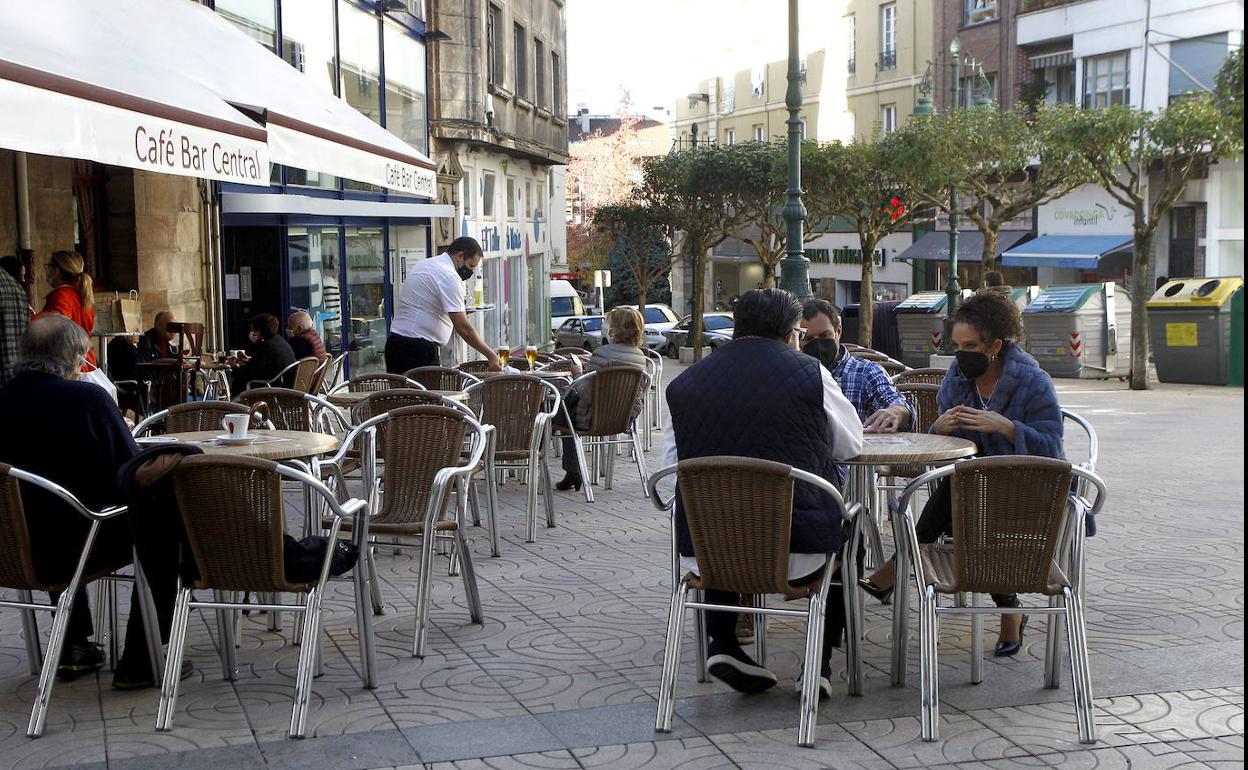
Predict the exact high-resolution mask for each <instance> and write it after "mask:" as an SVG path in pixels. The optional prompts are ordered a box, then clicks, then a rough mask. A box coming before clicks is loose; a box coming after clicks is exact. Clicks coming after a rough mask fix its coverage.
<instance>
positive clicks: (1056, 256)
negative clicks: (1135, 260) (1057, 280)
mask: <svg viewBox="0 0 1248 770" xmlns="http://www.w3.org/2000/svg"><path fill="white" fill-rule="evenodd" d="M1130 248H1131V236H1130V235H1041V236H1040V237H1039V238H1036V239H1034V240H1030V241H1028V242H1026V243H1024V244H1021V245H1019V246H1015V247H1014V248H1011V249H1008V250H1007V251H1005V253H1003V254H1002V255H1001V264H1003V265H1006V266H1007V267H1082V268H1094V269H1095V268H1097V267H1099V266H1100V263H1101V257H1104V256H1106V255H1108V254H1113V253H1114V252H1118V251H1123V250H1124V249H1125V250H1130Z"/></svg>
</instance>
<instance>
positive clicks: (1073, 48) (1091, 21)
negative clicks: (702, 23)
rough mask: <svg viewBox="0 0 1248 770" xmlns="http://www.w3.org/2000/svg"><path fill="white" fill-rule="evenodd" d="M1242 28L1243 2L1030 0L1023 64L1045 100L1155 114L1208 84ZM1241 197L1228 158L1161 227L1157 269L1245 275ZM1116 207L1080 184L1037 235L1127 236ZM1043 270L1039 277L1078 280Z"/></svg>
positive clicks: (1115, 268)
mask: <svg viewBox="0 0 1248 770" xmlns="http://www.w3.org/2000/svg"><path fill="white" fill-rule="evenodd" d="M1002 1H1003V2H1005V0H1002ZM1146 29H1147V30H1148V32H1147V36H1148V37H1147V42H1146V41H1145V34H1146V32H1145V30H1146ZM1243 29H1244V4H1243V2H1242V0H1185V1H1184V2H1173V3H1150V2H1148V0H1064V1H1063V0H1024V2H1022V4H1021V6H1020V7H1019V9H1018V16H1017V33H1016V34H1017V40H1018V45H1019V63H1020V65H1021V66H1024V67H1027V68H1028V69H1029V70H1030V72H1029V73H1028V78H1029V79H1035V80H1039V79H1042V80H1043V82H1044V83H1045V86H1046V91H1045V98H1046V100H1047V101H1049V102H1054V103H1073V104H1077V105H1081V106H1083V107H1084V108H1088V109H1096V108H1098V107H1104V106H1107V105H1114V104H1129V105H1132V106H1134V107H1136V108H1137V109H1143V110H1150V111H1156V110H1159V109H1161V108H1163V107H1165V106H1166V105H1167V104H1169V103H1171V102H1172V101H1174V100H1175V99H1180V98H1183V97H1184V95H1186V94H1187V93H1189V92H1193V91H1195V92H1201V91H1205V90H1211V89H1212V88H1213V86H1214V77H1215V76H1216V74H1217V72H1218V69H1219V68H1220V67H1221V66H1222V63H1223V61H1225V59H1226V56H1227V54H1228V53H1229V51H1230V50H1231V49H1232V48H1234V47H1235V46H1239V45H1242V44H1243ZM1243 196H1244V169H1243V161H1242V160H1233V161H1228V160H1224V161H1222V162H1220V163H1218V164H1216V165H1214V166H1213V167H1211V168H1210V169H1209V171H1208V173H1207V174H1206V175H1205V177H1204V178H1202V179H1197V180H1194V181H1193V182H1192V183H1191V184H1189V185H1188V187H1187V189H1186V191H1185V192H1184V194H1183V196H1182V197H1181V198H1180V200H1179V201H1178V203H1177V204H1176V205H1175V207H1174V208H1173V209H1171V210H1170V211H1169V212H1168V213H1167V214H1166V215H1165V217H1164V221H1163V222H1161V224H1160V226H1159V229H1158V237H1157V239H1156V240H1155V242H1154V253H1153V255H1152V265H1153V267H1152V274H1153V275H1154V276H1171V277H1188V276H1214V275H1237V276H1242V275H1243V274H1244V224H1243V211H1244V206H1243ZM1119 208H1120V207H1118V206H1117V205H1116V204H1114V202H1113V201H1112V200H1111V199H1109V196H1108V195H1107V194H1105V193H1104V192H1103V191H1101V190H1099V189H1098V188H1094V187H1090V188H1086V189H1083V190H1078V191H1076V192H1075V193H1073V194H1072V195H1071V196H1068V197H1067V198H1064V199H1062V200H1059V201H1055V202H1054V203H1053V204H1050V205H1049V206H1041V207H1040V209H1039V211H1038V212H1037V234H1038V235H1040V236H1044V235H1048V234H1054V235H1059V234H1060V235H1069V234H1074V233H1072V230H1077V229H1082V230H1083V231H1085V232H1086V231H1091V230H1094V231H1095V232H1096V234H1098V235H1121V236H1124V237H1126V238H1127V239H1129V238H1130V235H1131V225H1132V223H1131V219H1130V214H1129V212H1120V211H1118V209H1119ZM1040 272H1041V275H1040V276H1039V278H1040V280H1041V282H1042V283H1043V282H1045V281H1046V279H1048V280H1050V281H1061V280H1069V279H1071V278H1074V277H1077V276H1074V275H1072V273H1073V272H1074V271H1070V270H1063V269H1060V268H1058V269H1055V270H1054V271H1053V273H1054V274H1053V275H1048V274H1046V272H1045V270H1043V269H1042V270H1041V271H1040ZM1101 272H1102V273H1104V272H1105V271H1101ZM1110 272H1115V273H1117V274H1118V276H1119V277H1121V278H1125V274H1126V273H1127V272H1129V268H1128V269H1127V270H1125V271H1124V269H1123V268H1122V267H1121V266H1119V265H1116V264H1115V265H1111V266H1110Z"/></svg>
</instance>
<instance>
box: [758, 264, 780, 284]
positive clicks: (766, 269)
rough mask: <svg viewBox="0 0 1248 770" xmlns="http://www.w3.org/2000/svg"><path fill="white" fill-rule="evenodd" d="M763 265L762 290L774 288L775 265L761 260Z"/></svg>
mask: <svg viewBox="0 0 1248 770" xmlns="http://www.w3.org/2000/svg"><path fill="white" fill-rule="evenodd" d="M761 261H762V263H763V288H765V289H774V288H776V265H775V263H774V262H769V261H767V260H765V259H764V260H761Z"/></svg>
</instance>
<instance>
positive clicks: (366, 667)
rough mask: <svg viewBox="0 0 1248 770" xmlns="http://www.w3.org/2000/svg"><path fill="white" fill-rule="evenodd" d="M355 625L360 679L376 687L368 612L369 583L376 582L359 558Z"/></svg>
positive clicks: (356, 571)
mask: <svg viewBox="0 0 1248 770" xmlns="http://www.w3.org/2000/svg"><path fill="white" fill-rule="evenodd" d="M353 579H354V582H355V625H356V629H357V633H358V634H359V636H360V680H361V681H362V682H363V684H364V687H365V688H366V689H369V690H375V689H377V640H376V637H375V636H374V631H373V615H372V613H371V612H369V609H370V608H369V606H368V604H369V597H370V589H369V586H370V584H372V583H374V582H376V578H375V576H373V575H371V574H370V570H369V567H368V560H367V559H361V560H360V562H359V563H357V564H356V565H355V575H354V576H353Z"/></svg>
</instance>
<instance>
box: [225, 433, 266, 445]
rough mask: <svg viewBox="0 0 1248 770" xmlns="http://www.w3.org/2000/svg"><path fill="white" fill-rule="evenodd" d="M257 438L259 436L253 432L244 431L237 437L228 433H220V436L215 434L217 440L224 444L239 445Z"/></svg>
mask: <svg viewBox="0 0 1248 770" xmlns="http://www.w3.org/2000/svg"><path fill="white" fill-rule="evenodd" d="M258 438H260V436H258V435H257V434H255V433H246V434H244V435H242V436H239V437H238V438H235V437H234V436H231V435H230V434H228V433H222V434H221V435H220V436H217V441H220V442H221V443H222V444H225V445H226V446H241V445H243V444H250V443H252V442H254V441H255V440H256V439H258Z"/></svg>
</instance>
